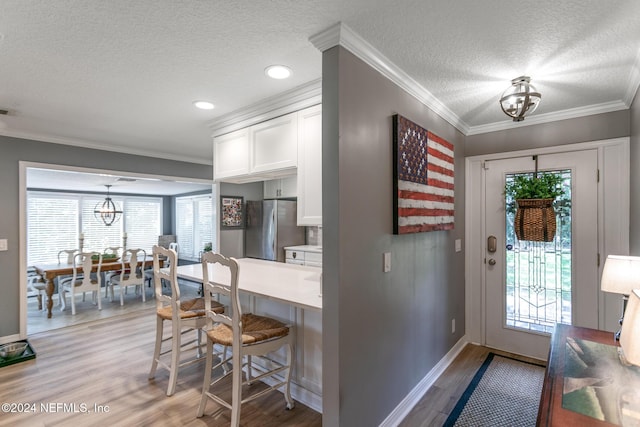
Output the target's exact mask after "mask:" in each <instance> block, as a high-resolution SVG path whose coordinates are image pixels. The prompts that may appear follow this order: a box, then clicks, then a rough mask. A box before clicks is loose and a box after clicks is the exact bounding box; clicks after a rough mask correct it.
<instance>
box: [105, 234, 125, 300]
mask: <svg viewBox="0 0 640 427" xmlns="http://www.w3.org/2000/svg"><path fill="white" fill-rule="evenodd" d="M122 249H123V247H122V246H108V247H107V248H106V249H105V250H104V252H103V253H104V254H108V255H115V256H116V257H122V256H123V255H122V254H121V251H122ZM119 275H120V271H106V272H105V273H104V297H105V298H107V296H108V291H109V285H110V283H111V278H112V277H114V276H119ZM112 299H113V295H112Z"/></svg>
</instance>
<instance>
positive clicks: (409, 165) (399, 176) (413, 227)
mask: <svg viewBox="0 0 640 427" xmlns="http://www.w3.org/2000/svg"><path fill="white" fill-rule="evenodd" d="M453 148H454V147H453V144H451V143H450V142H448V141H446V140H444V139H443V138H440V137H439V136H437V135H435V134H433V133H432V132H429V131H427V130H426V129H424V128H423V127H421V126H419V125H418V124H416V123H414V122H412V121H411V120H408V119H407V118H405V117H403V116H401V115H399V114H396V115H394V116H393V193H394V195H393V234H409V233H420V232H425V231H437V230H451V229H453V226H454V205H453V201H454V187H453V183H454V174H453V171H454V169H453V165H454V155H453Z"/></svg>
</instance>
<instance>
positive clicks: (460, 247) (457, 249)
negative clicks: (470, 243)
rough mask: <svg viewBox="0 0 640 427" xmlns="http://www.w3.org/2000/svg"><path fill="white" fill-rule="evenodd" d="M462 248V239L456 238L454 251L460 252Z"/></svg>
mask: <svg viewBox="0 0 640 427" xmlns="http://www.w3.org/2000/svg"><path fill="white" fill-rule="evenodd" d="M461 250H462V239H456V252H460V251H461Z"/></svg>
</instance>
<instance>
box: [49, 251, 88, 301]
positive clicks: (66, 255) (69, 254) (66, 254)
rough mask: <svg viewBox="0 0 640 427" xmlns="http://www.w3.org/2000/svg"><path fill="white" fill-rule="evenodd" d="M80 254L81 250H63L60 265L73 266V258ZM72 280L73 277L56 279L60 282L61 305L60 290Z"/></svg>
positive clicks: (59, 253) (59, 257) (66, 276)
mask: <svg viewBox="0 0 640 427" xmlns="http://www.w3.org/2000/svg"><path fill="white" fill-rule="evenodd" d="M79 252H80V249H63V250H61V251H58V264H63V263H66V264H73V257H74V256H75V255H76V254H77V253H79ZM72 278H73V275H64V276H58V277H57V278H56V280H57V281H58V300H59V302H60V304H62V297H61V293H60V289H62V286H63V285H65V284H66V285H68V284H69V282H70V281H71V279H72ZM83 297H84V294H83Z"/></svg>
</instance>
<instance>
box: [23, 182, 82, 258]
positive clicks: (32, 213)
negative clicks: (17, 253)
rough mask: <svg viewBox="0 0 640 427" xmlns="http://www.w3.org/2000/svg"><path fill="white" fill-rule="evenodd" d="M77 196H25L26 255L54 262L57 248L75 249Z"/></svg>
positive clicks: (76, 243)
mask: <svg viewBox="0 0 640 427" xmlns="http://www.w3.org/2000/svg"><path fill="white" fill-rule="evenodd" d="M79 214H80V199H79V198H78V197H75V196H67V195H55V194H38V195H37V196H35V195H33V194H31V193H29V194H28V196H27V259H28V260H29V263H34V262H57V261H58V258H57V257H58V252H60V251H61V250H63V249H77V248H78V236H79V228H78V227H79V225H80V224H79V222H78V217H79Z"/></svg>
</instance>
